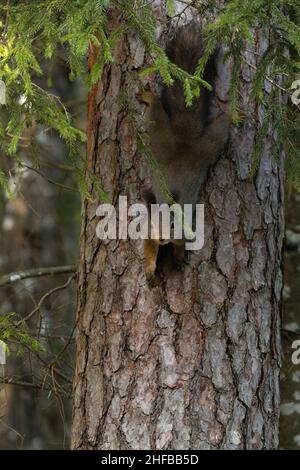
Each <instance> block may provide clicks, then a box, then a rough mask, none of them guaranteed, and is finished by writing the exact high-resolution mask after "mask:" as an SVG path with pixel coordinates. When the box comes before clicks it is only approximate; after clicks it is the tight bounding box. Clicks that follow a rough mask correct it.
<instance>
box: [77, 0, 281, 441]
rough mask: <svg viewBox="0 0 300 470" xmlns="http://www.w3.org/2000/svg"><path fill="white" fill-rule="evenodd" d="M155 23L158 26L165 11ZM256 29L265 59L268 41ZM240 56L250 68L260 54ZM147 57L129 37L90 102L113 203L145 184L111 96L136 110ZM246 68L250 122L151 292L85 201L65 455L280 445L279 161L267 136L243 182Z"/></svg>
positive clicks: (122, 111)
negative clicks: (191, 247) (176, 264)
mask: <svg viewBox="0 0 300 470" xmlns="http://www.w3.org/2000/svg"><path fill="white" fill-rule="evenodd" d="M156 3H159V2H156ZM160 3H161V4H163V3H164V2H160ZM156 15H157V17H158V18H160V19H165V11H164V9H163V7H162V6H161V7H158V8H157V9H156ZM111 21H112V23H113V22H116V21H117V20H115V19H114V18H112V20H111ZM254 34H255V38H256V52H261V51H263V49H264V48H265V47H266V45H267V40H266V39H262V38H261V37H260V35H259V33H258V32H255V33H254ZM247 54H248V56H247V60H248V62H250V63H252V64H253V65H255V63H256V60H257V56H256V55H254V54H253V55H251V54H250V53H247ZM92 55H93V54H92V53H91V56H92ZM146 61H147V57H146V52H145V48H144V45H143V44H142V43H141V42H140V40H139V39H138V38H137V36H136V35H135V33H134V32H132V33H131V34H129V35H128V36H127V37H126V38H125V39H124V40H122V41H121V42H119V44H118V45H117V47H116V49H115V52H114V62H113V63H112V64H111V65H110V66H108V67H106V69H105V71H104V75H103V78H102V80H101V82H100V83H99V84H98V85H97V86H96V87H95V88H94V89H93V90H92V91H91V93H90V96H89V137H88V138H89V142H88V161H89V166H90V168H91V169H92V170H93V172H94V174H95V175H96V177H97V178H99V179H100V181H101V183H102V186H103V188H104V190H105V191H107V192H108V194H109V195H110V197H111V199H112V200H113V202H114V203H115V202H116V201H117V198H118V196H119V195H127V196H128V197H129V202H137V201H138V200H139V197H140V190H141V187H143V185H144V184H145V181H146V177H147V163H146V161H145V157H144V156H143V155H142V154H141V153H140V152H139V151H138V148H137V141H136V138H135V128H134V125H133V124H132V119H131V115H130V109H129V108H128V107H126V106H125V107H124V103H122V100H120V99H119V98H120V96H121V95H122V93H123V92H124V90H126V92H127V93H128V96H129V102H132V103H134V102H135V100H136V98H135V95H136V93H137V91H138V90H139V86H140V85H139V81H138V78H137V72H138V70H139V69H140V68H141V67H142V66H143V65H144V64H145V63H146ZM252 74H253V70H252V68H251V67H249V66H248V65H245V66H243V68H242V70H241V90H240V93H241V106H242V109H244V110H246V111H247V115H248V116H249V118H246V119H245V120H244V121H243V123H242V125H241V126H240V127H239V128H235V127H232V130H231V137H230V143H229V147H228V151H227V152H226V155H223V156H221V157H220V159H219V161H218V163H217V164H216V165H215V167H214V168H213V169H212V170H211V171H210V175H209V178H208V181H207V184H206V186H205V189H204V193H203V201H204V203H205V246H204V248H203V249H202V250H201V251H200V252H199V253H192V254H191V255H190V257H189V260H188V263H187V264H186V265H185V266H184V268H183V270H182V271H177V270H174V269H173V267H172V264H171V263H170V260H169V257H168V256H166V257H165V258H164V259H163V260H162V261H161V262H160V274H159V275H160V283H159V285H158V286H156V287H152V288H151V287H149V286H148V285H147V282H146V279H145V273H144V267H143V254H142V249H141V246H142V245H141V244H140V243H137V242H135V241H130V240H129V241H126V240H116V241H110V242H105V243H104V242H100V240H98V239H97V237H96V225H97V222H98V220H99V219H98V218H97V217H95V212H96V207H97V205H98V204H99V202H100V201H99V200H98V199H97V197H96V196H95V199H94V200H93V201H85V202H84V204H83V212H82V233H81V258H80V267H79V291H78V339H77V367H76V374H75V380H74V409H73V431H72V446H73V448H75V449H220V448H221V449H246V448H247V449H263V448H266V449H270V448H276V447H277V446H278V419H279V367H280V304H281V290H282V268H281V262H282V242H283V232H284V209H283V167H282V163H280V164H279V166H276V164H275V163H274V161H273V160H272V140H273V138H274V135H273V132H272V129H271V128H270V129H269V134H268V136H267V138H266V139H265V141H264V142H263V149H262V156H261V160H260V163H259V166H258V169H257V171H256V173H255V175H254V177H252V176H249V169H250V167H251V154H252V152H253V149H254V144H255V139H256V136H257V130H258V128H259V126H260V125H261V124H262V122H263V120H264V109H263V108H261V107H259V106H257V105H256V104H255V103H254V102H252V101H251V100H250V98H249V86H250V81H251V79H252ZM227 86H228V70H227V67H224V69H223V76H222V80H221V82H220V83H219V84H218V86H217V93H218V95H219V97H220V98H222V99H223V100H225V101H226V100H227V99H228V96H227ZM266 87H267V85H266ZM268 91H269V90H268V89H267V88H266V92H268Z"/></svg>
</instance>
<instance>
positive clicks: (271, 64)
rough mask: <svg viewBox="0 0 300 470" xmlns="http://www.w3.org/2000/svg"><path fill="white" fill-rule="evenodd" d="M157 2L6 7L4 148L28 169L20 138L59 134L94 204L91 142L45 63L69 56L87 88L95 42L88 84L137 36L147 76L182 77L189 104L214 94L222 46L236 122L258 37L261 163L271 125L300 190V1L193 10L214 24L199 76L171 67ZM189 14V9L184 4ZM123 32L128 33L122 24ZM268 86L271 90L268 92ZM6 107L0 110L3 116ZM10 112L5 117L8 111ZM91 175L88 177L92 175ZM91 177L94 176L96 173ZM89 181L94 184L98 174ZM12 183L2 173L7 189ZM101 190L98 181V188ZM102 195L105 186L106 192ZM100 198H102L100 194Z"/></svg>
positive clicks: (197, 5) (1, 45)
mask: <svg viewBox="0 0 300 470" xmlns="http://www.w3.org/2000/svg"><path fill="white" fill-rule="evenodd" d="M152 3H153V2H151V1H150V0H148V1H146V0H135V1H133V0H111V1H109V0H49V1H44V0H30V1H29V0H18V1H17V0H10V1H7V2H4V4H3V2H2V5H1V6H0V80H2V81H3V82H4V83H5V85H6V90H7V97H6V102H7V103H6V105H5V110H6V112H5V113H4V114H5V117H4V118H3V119H2V121H1V122H0V139H1V150H2V152H4V153H5V154H7V155H10V156H11V157H12V158H15V159H17V161H18V163H19V165H22V158H21V154H20V152H19V144H20V139H21V138H22V135H23V134H24V132H26V131H27V130H28V128H30V127H31V126H33V125H34V124H37V123H38V124H40V125H43V126H45V128H51V129H54V130H55V131H57V132H58V133H59V135H60V136H61V138H62V139H64V141H65V142H66V143H67V145H68V146H69V149H70V156H71V159H72V164H73V165H74V166H75V168H76V169H77V170H76V171H77V176H78V180H79V183H80V190H81V192H82V193H83V194H84V195H85V196H87V197H88V196H89V193H88V190H87V185H86V181H85V177H84V175H86V166H85V163H84V162H83V161H82V158H81V157H80V155H79V153H78V151H77V148H78V142H80V141H84V139H85V135H84V134H83V133H82V132H81V131H80V130H78V129H76V127H74V125H73V120H72V116H70V114H69V113H68V110H67V109H66V108H65V106H64V104H63V103H62V102H61V101H60V99H59V97H57V96H54V95H52V94H50V93H49V92H48V91H47V90H46V89H42V88H40V87H39V86H38V85H37V83H36V82H37V77H39V76H40V75H42V73H43V64H44V63H45V61H48V62H51V61H52V60H53V59H54V58H55V56H56V55H57V53H58V51H59V50H61V49H63V51H64V55H65V57H66V58H67V61H68V64H69V68H70V79H71V80H73V79H75V78H76V77H80V78H84V79H86V80H87V53H88V48H89V45H90V44H93V45H95V46H100V47H99V57H98V60H97V61H96V63H95V65H94V67H93V69H92V71H91V73H90V76H89V79H88V80H89V84H90V85H91V84H94V83H96V82H97V80H99V79H100V77H101V74H102V71H103V67H105V66H106V65H107V64H110V63H111V62H112V61H113V49H114V46H115V44H116V42H117V41H118V40H120V39H121V38H122V37H123V36H124V35H126V33H128V32H129V31H132V30H134V31H135V32H136V33H137V34H138V35H139V37H140V38H141V39H142V40H143V42H144V43H145V45H146V46H147V50H148V52H149V56H150V57H151V58H152V64H151V66H150V67H148V68H147V69H146V70H144V71H142V74H144V75H145V74H147V75H149V74H156V73H159V74H160V76H161V78H162V80H163V82H164V83H165V84H166V85H172V84H173V82H174V80H175V79H179V80H181V81H182V82H183V89H184V93H185V99H186V104H187V106H189V105H191V103H192V100H193V98H194V97H196V96H199V93H200V89H201V87H202V86H205V87H208V88H210V85H209V84H208V83H206V82H205V81H204V80H203V78H202V74H203V69H204V66H205V63H206V62H207V60H208V58H209V56H210V55H211V54H212V53H213V52H214V50H215V49H216V47H217V46H218V44H219V43H220V42H221V41H222V42H223V43H224V44H225V45H226V46H227V50H228V56H230V57H232V58H233V61H234V68H233V74H232V82H231V101H232V110H233V117H234V119H235V121H236V122H238V121H239V94H238V93H239V85H240V68H241V65H242V64H243V63H245V61H246V56H245V50H246V48H247V47H248V48H249V49H252V50H254V51H255V44H254V39H253V31H254V30H256V29H259V30H260V31H261V32H262V34H265V36H266V37H267V38H268V40H269V45H268V47H267V48H266V50H265V51H264V54H263V55H262V56H261V57H259V58H258V60H257V65H256V66H255V69H254V79H253V82H252V95H253V98H255V99H256V100H257V102H259V103H261V104H262V105H263V106H264V108H265V110H266V111H265V113H266V115H265V121H264V123H263V125H261V127H260V129H259V132H258V138H257V146H256V151H255V156H254V157H255V158H254V162H255V161H258V159H259V155H260V152H261V142H262V141H263V138H264V136H265V135H266V134H267V133H268V129H269V124H271V123H272V126H273V128H275V130H276V136H277V137H276V142H275V144H274V156H275V157H278V156H279V155H280V154H281V152H282V151H283V150H284V151H285V153H286V162H287V173H288V175H289V177H290V180H291V181H292V182H293V183H294V185H295V186H296V187H298V188H300V164H299V157H298V152H299V146H300V145H299V144H300V142H299V139H300V137H299V127H300V126H299V105H298V104H297V103H295V100H294V102H292V100H291V94H292V92H291V90H290V87H291V85H292V84H293V82H295V80H296V79H297V78H299V75H300V61H299V50H300V26H299V18H300V7H299V2H296V1H295V0H228V1H227V2H225V5H223V6H221V7H220V5H219V4H218V3H219V2H216V1H213V0H207V1H197V0H195V1H193V2H191V8H192V9H194V10H197V11H198V13H199V14H201V15H205V16H206V17H208V18H209V17H210V15H211V13H213V14H214V17H215V18H216V19H215V20H214V21H213V22H209V24H208V25H207V27H206V30H205V34H206V38H207V48H206V52H205V54H204V56H203V57H202V59H201V60H200V62H199V64H198V67H197V69H196V71H195V74H194V75H193V76H191V75H189V74H188V73H186V72H185V71H183V70H181V69H180V68H178V67H177V66H176V65H175V64H172V63H171V62H170V61H169V59H168V58H167V56H166V54H165V52H164V50H163V49H162V48H161V47H160V46H159V44H157V41H156V35H155V19H154V16H153V10H152ZM179 3H180V1H179V2H174V1H173V0H166V1H165V6H166V11H167V12H168V14H169V16H170V17H172V16H174V15H176V4H179ZM182 3H183V7H185V5H186V2H182ZM112 10H114V11H116V10H117V11H118V14H119V18H120V22H119V26H118V27H117V28H116V29H114V30H111V29H109V28H108V27H107V24H108V21H109V20H110V18H111V12H112ZM120 25H121V26H120ZM266 82H267V83H268V84H269V88H270V90H269V91H266ZM0 109H1V108H0ZM2 114H3V113H2ZM88 174H89V175H90V173H88ZM90 176H91V175H90ZM91 177H92V176H91ZM5 178H6V175H5V174H4V173H3V172H1V173H0V183H2V185H4V186H5V185H7V184H6V182H5ZM93 183H95V181H93ZM99 190H100V188H99ZM102 196H103V193H102Z"/></svg>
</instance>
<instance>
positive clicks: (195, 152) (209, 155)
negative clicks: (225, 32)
mask: <svg viewBox="0 0 300 470" xmlns="http://www.w3.org/2000/svg"><path fill="white" fill-rule="evenodd" d="M204 48H205V45H204V43H203V39H202V34H201V27H200V26H199V24H197V23H196V22H192V23H189V24H188V25H186V26H183V27H181V28H179V29H178V30H177V33H176V34H175V36H174V38H173V39H172V40H171V41H170V42H169V43H168V44H167V47H166V54H167V56H168V57H169V59H170V60H171V61H172V62H173V63H175V64H176V65H178V66H179V67H180V68H182V69H183V70H185V71H187V72H188V73H190V74H193V73H194V72H195V69H196V66H197V64H198V61H199V59H200V58H201V56H202V54H203V51H204ZM217 60H218V54H214V55H213V56H212V57H211V58H210V59H209V61H208V63H207V66H206V68H205V71H204V75H203V78H204V80H205V81H207V82H208V83H209V84H211V85H212V87H213V86H214V83H215V80H216V77H217V68H216V61H217ZM139 100H140V101H141V102H143V103H145V104H146V105H147V108H146V131H147V133H148V136H149V146H150V151H151V154H152V155H153V156H154V158H155V159H156V161H157V163H158V167H159V171H160V172H161V174H162V176H163V179H164V181H165V183H166V186H167V188H168V190H169V193H171V195H172V196H173V198H174V199H175V201H176V203H178V204H180V206H181V207H182V208H183V205H184V204H193V205H195V204H197V202H198V198H199V194H200V192H201V189H202V188H203V185H204V183H205V180H206V178H207V173H208V170H209V168H210V167H211V166H212V165H214V163H215V162H216V160H217V158H218V156H219V155H220V154H221V152H222V151H223V150H224V147H225V144H226V142H227V139H228V135H229V126H230V114H229V113H228V112H225V111H224V110H223V109H221V108H222V106H220V103H219V102H218V99H217V97H216V96H215V94H214V91H209V90H208V89H207V88H204V87H202V88H201V93H200V96H199V98H195V99H194V100H193V103H192V105H191V106H190V107H187V106H186V103H185V97H184V93H183V87H182V83H181V82H180V81H179V80H175V82H174V84H173V85H172V86H170V87H167V86H163V88H162V90H161V93H160V96H155V95H154V94H153V93H151V92H150V91H147V92H143V93H141V94H140V95H139ZM144 199H145V202H146V204H147V205H148V207H149V206H150V205H151V204H162V203H169V201H168V200H167V199H168V198H167V196H166V193H165V191H164V190H163V189H162V188H161V184H160V182H159V181H158V179H157V177H156V176H155V175H153V179H152V184H151V189H150V190H148V191H146V192H145V194H144ZM166 242H171V243H172V244H173V246H174V256H175V259H176V261H178V262H181V261H182V260H183V259H184V255H185V241H184V240H182V239H180V240H179V239H170V240H167V241H166V240H162V239H161V238H159V237H158V239H151V238H149V239H147V240H145V244H144V254H145V259H146V277H147V279H148V280H151V279H152V278H153V276H154V273H155V269H156V259H157V254H158V249H159V245H161V244H165V243H166Z"/></svg>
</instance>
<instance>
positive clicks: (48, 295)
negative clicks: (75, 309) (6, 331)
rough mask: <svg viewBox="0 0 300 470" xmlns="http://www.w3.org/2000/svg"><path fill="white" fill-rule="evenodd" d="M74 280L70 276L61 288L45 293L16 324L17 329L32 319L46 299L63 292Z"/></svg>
mask: <svg viewBox="0 0 300 470" xmlns="http://www.w3.org/2000/svg"><path fill="white" fill-rule="evenodd" d="M73 279H74V274H72V276H70V277H69V279H68V280H67V282H65V284H63V285H61V286H56V287H54V288H53V289H51V290H50V291H49V292H46V293H45V294H44V295H43V296H42V297H41V298H40V300H39V303H38V304H37V306H36V307H35V308H34V309H33V310H32V312H30V313H29V314H28V315H26V317H24V318H22V320H20V321H19V322H18V323H17V325H16V326H17V327H18V326H20V325H21V324H22V323H23V322H25V321H28V320H30V318H32V317H33V316H34V315H35V314H36V313H37V312H38V311H39V310H40V308H41V306H42V305H43V303H44V302H45V300H46V299H48V297H50V296H51V295H52V294H54V293H55V292H58V291H60V290H63V289H66V288H67V287H68V286H69V285H70V284H71V282H72V281H73Z"/></svg>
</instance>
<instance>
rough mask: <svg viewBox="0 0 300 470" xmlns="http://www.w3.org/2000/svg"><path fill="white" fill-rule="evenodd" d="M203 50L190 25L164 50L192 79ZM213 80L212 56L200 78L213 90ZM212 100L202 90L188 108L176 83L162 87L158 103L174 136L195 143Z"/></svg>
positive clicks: (194, 25) (197, 30) (195, 28)
mask: <svg viewBox="0 0 300 470" xmlns="http://www.w3.org/2000/svg"><path fill="white" fill-rule="evenodd" d="M204 48H205V45H204V41H203V35H202V31H201V26H200V25H199V23H197V22H195V21H193V22H191V23H189V24H187V25H185V26H183V27H181V28H180V29H178V31H177V33H176V34H175V36H174V38H173V39H172V40H171V41H170V42H169V43H168V44H167V46H166V53H167V56H168V57H169V59H170V60H171V61H172V62H173V63H175V64H176V65H178V66H179V67H180V68H182V69H183V70H185V71H186V72H188V73H190V74H191V75H192V74H194V72H195V69H196V67H197V64H198V61H199V59H200V58H201V56H202V54H203V52H204ZM215 76H216V67H215V56H212V57H211V58H210V60H209V61H208V63H207V66H206V68H205V71H204V75H203V78H204V80H206V81H207V82H208V83H210V84H211V85H212V86H213V85H214V79H215ZM211 100H212V93H211V92H210V91H209V90H207V89H206V88H204V87H201V93H200V97H199V98H195V99H194V100H193V104H192V106H191V107H186V103H185V98H184V93H183V87H182V83H181V82H180V81H179V80H176V81H175V83H174V85H173V86H171V87H164V88H163V90H162V94H161V103H162V105H163V107H164V109H165V111H166V113H167V115H168V116H169V119H170V123H171V126H172V129H173V131H174V133H175V135H180V137H181V139H188V140H190V139H193V138H194V139H195V140H197V139H198V138H199V136H200V135H201V134H202V131H203V129H204V127H205V126H206V123H207V121H208V119H209V114H210V112H209V111H210V104H211Z"/></svg>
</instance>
